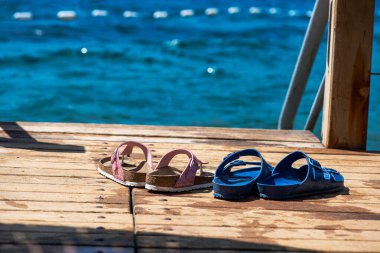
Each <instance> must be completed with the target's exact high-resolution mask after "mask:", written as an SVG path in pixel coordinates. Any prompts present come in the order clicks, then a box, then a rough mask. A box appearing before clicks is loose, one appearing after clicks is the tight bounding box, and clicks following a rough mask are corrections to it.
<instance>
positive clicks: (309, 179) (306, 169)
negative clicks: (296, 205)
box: [257, 151, 345, 200]
mask: <svg viewBox="0 0 380 253" xmlns="http://www.w3.org/2000/svg"><path fill="white" fill-rule="evenodd" d="M302 158H306V161H307V164H305V165H303V166H301V167H300V168H299V169H296V168H293V167H292V164H293V163H294V162H295V161H297V160H299V159H302ZM257 187H258V189H259V192H260V197H262V198H266V199H277V200H282V199H294V198H301V197H306V196H311V195H320V194H329V193H335V192H339V191H342V190H344V189H345V187H344V177H343V176H342V175H341V174H340V173H339V172H338V171H336V170H333V169H327V168H324V167H322V166H321V165H320V164H319V162H318V161H316V160H314V159H312V158H310V157H309V156H308V155H306V154H305V153H303V152H301V151H296V152H293V153H291V154H289V155H288V156H286V157H285V158H284V159H282V160H281V161H280V162H279V163H278V165H277V166H276V167H275V168H274V171H273V174H272V176H270V177H267V178H265V179H264V180H262V181H260V182H258V183H257Z"/></svg>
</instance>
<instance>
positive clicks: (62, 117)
mask: <svg viewBox="0 0 380 253" xmlns="http://www.w3.org/2000/svg"><path fill="white" fill-rule="evenodd" d="M313 5H314V1H311V0H293V1H283V0H282V1H281V0H267V1H264V0H262V1H258V0H257V1H255V0H250V1H248V0H241V1H227V0H202V1H190V0H181V1H175V0H165V1H159V0H141V1H132V0H130V1H127V0H102V1H100V0H92V1H84V0H82V1H80V0H66V1H51V0H38V1H27V0H0V6H1V8H0V84H1V85H0V109H1V114H0V121H51V122H93V123H122V124H149V125H184V126H192V125H197V126H223V127H247V128H276V127H277V122H278V117H279V114H280V111H281V107H282V104H283V102H284V98H285V95H286V91H287V88H288V85H289V82H290V79H291V76H292V72H293V70H294V66H295V63H296V60H297V56H298V53H299V50H300V47H301V44H302V40H303V37H304V35H305V31H306V28H307V25H308V21H309V16H308V15H307V12H308V11H310V10H312V8H313ZM379 5H380V4H379V2H378V1H376V14H375V32H374V44H373V57H372V59H373V63H372V72H377V73H379V72H380V8H379ZM230 6H238V7H239V8H240V13H237V14H235V15H230V14H229V13H228V12H227V9H228V7H230ZM251 6H255V7H258V8H260V9H261V10H262V13H260V14H255V15H252V14H250V13H249V12H248V9H249V7H251ZM209 7H215V8H218V9H219V14H218V15H216V16H213V17H209V16H206V15H204V10H205V9H206V8H209ZM270 8H277V9H276V10H277V13H275V14H270V12H269V9H270ZM93 9H104V10H107V11H108V16H106V17H93V16H91V11H92V10H93ZM181 9H193V10H194V11H195V15H194V16H193V17H187V18H184V17H181V16H180V15H179V12H180V10H181ZM60 10H74V11H76V13H77V18H76V19H75V20H73V21H62V20H59V19H57V17H56V14H57V12H58V11H60ZM125 10H133V11H136V12H138V14H139V16H138V17H136V18H130V19H126V18H123V15H122V14H123V12H124V11H125ZM156 10H164V11H167V12H168V14H169V16H168V18H165V19H154V18H152V13H153V12H154V11H156ZM290 10H295V11H296V12H295V13H296V15H295V16H291V15H289V11H290ZM20 11H29V12H32V13H33V20H29V21H20V20H14V19H13V18H12V15H13V13H14V12H20ZM293 14H294V12H293ZM326 40H327V38H326V36H325V37H324V39H323V42H322V44H321V48H320V50H319V52H318V55H317V60H316V63H315V65H314V67H313V70H312V74H311V77H310V80H309V82H308V85H307V88H306V90H305V95H304V98H303V100H302V103H301V106H300V109H299V113H298V116H297V118H296V122H295V128H296V129H302V128H303V126H304V124H305V121H306V117H307V114H308V112H309V110H310V107H311V105H312V102H313V99H314V96H315V93H316V91H317V89H318V86H319V83H320V81H321V78H322V76H323V73H324V69H325V61H326V57H325V56H326ZM82 48H86V49H87V53H85V54H84V53H82V52H81V49H82ZM371 81H372V84H371V96H370V113H369V133H368V148H369V149H377V150H380V130H379V126H380V107H379V104H380V88H379V84H380V76H372V80H371ZM320 125H321V117H320V119H319V121H318V125H317V127H316V129H315V130H314V132H315V133H316V134H317V135H318V136H320V131H321V126H320Z"/></svg>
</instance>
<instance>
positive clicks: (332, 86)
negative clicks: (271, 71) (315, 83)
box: [322, 0, 375, 150]
mask: <svg viewBox="0 0 380 253" xmlns="http://www.w3.org/2000/svg"><path fill="white" fill-rule="evenodd" d="M374 9H375V6H374V0H360V1H357V0H352V1H351V0H350V1H347V0H332V1H331V7H330V12H331V16H330V27H329V45H328V47H329V48H328V53H327V69H326V86H325V100H324V109H323V122H322V143H323V144H324V145H325V146H326V147H329V148H343V149H359V150H364V149H365V148H366V141H367V126H368V104H369V88H370V70H371V56H372V36H373V22H374Z"/></svg>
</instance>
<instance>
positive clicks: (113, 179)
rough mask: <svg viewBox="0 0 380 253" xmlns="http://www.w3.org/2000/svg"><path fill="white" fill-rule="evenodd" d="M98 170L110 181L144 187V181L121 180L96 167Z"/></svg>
mask: <svg viewBox="0 0 380 253" xmlns="http://www.w3.org/2000/svg"><path fill="white" fill-rule="evenodd" d="M98 171H99V173H100V174H101V175H102V176H104V177H106V178H108V179H111V180H112V181H114V182H116V183H118V184H121V185H124V186H131V187H141V188H144V186H145V182H129V181H121V180H120V179H117V178H115V177H114V176H113V175H111V174H109V173H107V172H105V171H104V170H102V169H101V168H100V167H98Z"/></svg>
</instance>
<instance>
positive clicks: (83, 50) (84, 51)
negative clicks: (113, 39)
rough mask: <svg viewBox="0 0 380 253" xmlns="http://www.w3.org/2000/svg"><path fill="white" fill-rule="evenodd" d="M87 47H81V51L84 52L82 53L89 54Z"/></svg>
mask: <svg viewBox="0 0 380 253" xmlns="http://www.w3.org/2000/svg"><path fill="white" fill-rule="evenodd" d="M87 51H88V50H87V48H85V47H82V48H81V50H80V52H81V53H82V54H87Z"/></svg>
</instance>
